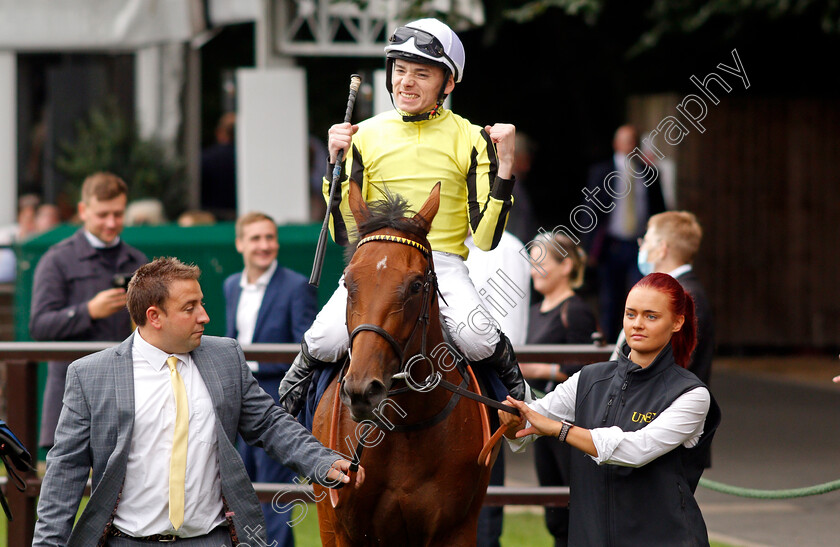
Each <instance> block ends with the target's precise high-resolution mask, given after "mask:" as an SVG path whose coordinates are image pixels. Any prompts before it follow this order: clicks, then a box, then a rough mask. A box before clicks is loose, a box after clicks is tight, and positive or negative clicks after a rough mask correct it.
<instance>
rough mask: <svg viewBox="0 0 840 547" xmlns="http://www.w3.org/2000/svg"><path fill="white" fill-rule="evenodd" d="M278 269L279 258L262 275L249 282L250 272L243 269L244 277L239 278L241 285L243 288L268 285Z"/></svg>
mask: <svg viewBox="0 0 840 547" xmlns="http://www.w3.org/2000/svg"><path fill="white" fill-rule="evenodd" d="M276 271H277V259H275V260H274V261H273V262H272V263H271V266H269V267H268V269H267V270H266V271H265V273H263V274H262V275H261V276H259V277H258V278H257V280H256V281H254V282H253V283H248V272H247V270H243V271H242V277H240V278H239V286H240V287H242V288H243V289H244V288H246V287H259V288H262V287H267V286H268V282H269V281H271V278H272V277H273V276H274V272H276Z"/></svg>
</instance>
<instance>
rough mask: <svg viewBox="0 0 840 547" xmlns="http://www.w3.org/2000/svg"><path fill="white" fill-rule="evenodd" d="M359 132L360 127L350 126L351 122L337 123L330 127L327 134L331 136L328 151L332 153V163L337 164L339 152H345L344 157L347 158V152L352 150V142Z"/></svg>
mask: <svg viewBox="0 0 840 547" xmlns="http://www.w3.org/2000/svg"><path fill="white" fill-rule="evenodd" d="M358 130H359V126H358V125H350V122H347V123H337V124H335V125H334V126H332V127H330V130H329V131H328V133H327V134H328V135H329V139H328V141H327V149H328V150H329V151H330V163H335V160H336V159H337V158H338V151H339V150H344V157H345V158H346V157H347V152H348V151H349V150H350V141H351V140H352V139H353V135H355V134H356V131H358Z"/></svg>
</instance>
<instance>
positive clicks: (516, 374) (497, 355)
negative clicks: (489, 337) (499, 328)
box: [476, 333, 528, 401]
mask: <svg viewBox="0 0 840 547" xmlns="http://www.w3.org/2000/svg"><path fill="white" fill-rule="evenodd" d="M499 334H500V336H501V339H500V340H499V343H498V344H497V345H496V349H495V351H493V355H491V356H490V357H487V358H486V359H482V360H481V361H478V362H477V363H476V365H477V366H479V367H480V366H490V367H492V368H493V370H494V371H495V372H496V374H498V375H499V379H500V380H501V381H502V383H503V384H504V385H505V387H506V388H507V390H508V392H509V393H510V396H511V397H513V398H514V399H517V400H519V401H524V400H525V392H526V391H527V389H528V388H527V387H526V386H527V384H526V383H525V378H523V377H522V371H521V370H519V363H518V362H517V361H516V354H515V353H514V352H513V346H512V345H511V343H510V340H509V339H508V337H507V336H505V335H504V333H499Z"/></svg>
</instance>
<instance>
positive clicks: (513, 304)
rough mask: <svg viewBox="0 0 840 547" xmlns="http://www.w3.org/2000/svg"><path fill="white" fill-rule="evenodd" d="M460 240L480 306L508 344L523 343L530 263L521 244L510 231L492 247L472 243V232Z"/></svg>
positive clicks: (528, 303)
mask: <svg viewBox="0 0 840 547" xmlns="http://www.w3.org/2000/svg"><path fill="white" fill-rule="evenodd" d="M464 244H466V246H467V249H469V251H470V254H469V256H467V260H466V265H467V268H468V269H469V271H470V279H471V280H472V282H473V285H475V290H476V291H477V292H478V294H479V296H480V297H481V300H482V305H483V306H484V309H486V310H487V311H489V312H490V314H491V315H492V316H493V319H495V320H496V321H497V322H498V323H499V325H500V326H501V328H502V332H504V333H505V334H506V335H507V337H508V338H509V339H510V342H511V343H512V344H514V345H518V344H524V343H525V339H526V337H527V336H528V310H529V308H530V307H531V263H530V262H528V259H526V258H525V257H524V256H522V255H521V254H520V253H519V251H521V250H522V249H523V248H525V245H524V244H523V243H522V242H521V241H519V238H517V237H516V236H515V235H513V234H511V233H510V232H504V233H503V234H502V238H501V239H500V240H499V244H498V245H497V246H496V248H495V249H493V250H492V251H482V250H481V249H479V248H478V247H476V246H475V243H474V242H473V239H472V236H467V240H466V241H464Z"/></svg>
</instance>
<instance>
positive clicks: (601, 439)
mask: <svg viewBox="0 0 840 547" xmlns="http://www.w3.org/2000/svg"><path fill="white" fill-rule="evenodd" d="M579 379H580V373H576V374H574V375H573V376H572V377H571V378H569V379H568V380H566V381H565V382H563V383H562V384H559V385H558V386H557V387H556V388H554V391H552V392H551V393H549V394H548V395H546V396H545V397H543V398H542V399H539V400H536V401H533V402H531V403H529V404H528V406H529V407H530V408H532V409H533V410H535V411H536V412H538V413H540V414H542V415H543V416H547V417H549V418H551V419H553V420H565V421H568V422H574V421H575V399H576V397H577V387H578V380H579ZM710 404H711V395H710V394H709V390H708V389H706V388H705V387H702V386H700V387H696V388H694V389H692V390H690V391H687V392H685V393H683V394H682V395H680V396H679V397H677V398H676V399H675V400H674V402H673V403H672V404H671V406H669V407H668V408H667V409H665V410H664V411H662V412H661V413H659V415H657V416H656V418H654V419H653V420H652V421H651V422H650V423H649V424H648V425H646V426H645V427H643V428H642V429H640V430H638V431H631V432H625V431H622V430H621V428H620V427H618V426H613V427H602V428H596V429H590V430H589V431H590V433H591V434H592V442H593V444H594V445H595V449H596V450H597V451H598V455H597V456H590V457H591V458H592V459H593V460H594V461H595V463H597V464H598V465H602V464H613V465H623V466H627V467H641V466H643V465H645V464H647V463H649V462H651V461H653V460H655V459H656V458H658V457H659V456H661V455H663V454H665V453H667V452H670V451H671V450H673V449H674V448H676V447H677V446H679V445H680V444H682V445H684V446H685V447H686V448H691V447H692V446H695V445H696V444H697V442H698V441H699V440H700V435H702V434H703V425H704V424H705V421H706V414H707V413H708V411H709V405H710ZM529 425H530V424H526V427H528V426H529ZM536 437H537V436H536V435H529V436H527V437H523V438H521V439H515V440H511V439H508V444H509V445H510V447H511V449H512V450H513V451H514V452H519V451H521V450H522V449H523V448H524V447H525V445H527V444H529V443H530V442H533V440H534V439H536Z"/></svg>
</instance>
